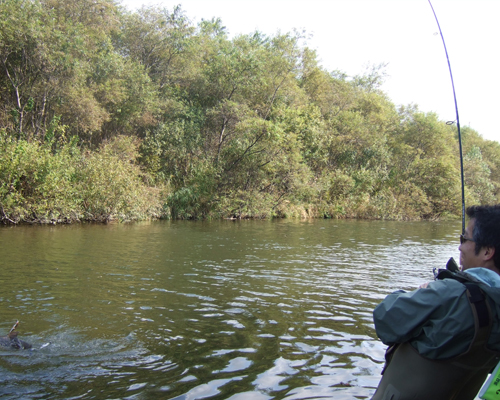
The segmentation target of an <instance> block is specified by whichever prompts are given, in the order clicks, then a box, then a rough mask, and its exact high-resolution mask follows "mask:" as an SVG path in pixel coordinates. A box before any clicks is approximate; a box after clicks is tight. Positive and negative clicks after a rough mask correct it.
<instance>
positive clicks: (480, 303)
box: [372, 205, 500, 400]
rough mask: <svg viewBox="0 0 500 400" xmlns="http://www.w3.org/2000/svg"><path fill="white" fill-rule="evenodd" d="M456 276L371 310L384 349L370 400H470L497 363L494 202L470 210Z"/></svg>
mask: <svg viewBox="0 0 500 400" xmlns="http://www.w3.org/2000/svg"><path fill="white" fill-rule="evenodd" d="M467 216H468V217H469V222H468V225H467V228H466V229H465V232H464V234H463V235H460V246H459V250H460V264H461V265H462V271H459V272H456V273H455V272H450V271H448V270H440V273H439V274H438V275H437V279H436V280H435V281H434V282H430V283H426V284H423V285H421V286H420V288H419V289H417V290H414V291H412V292H408V293H407V292H404V291H401V290H400V291H397V292H394V293H392V294H390V295H389V296H387V297H386V298H385V299H384V300H383V301H382V303H380V304H379V305H378V306H377V307H376V308H375V310H374V312H373V320H374V323H375V329H376V332H377V335H378V337H379V338H380V339H381V340H382V342H383V343H385V344H387V345H388V346H390V347H389V348H388V350H387V353H386V365H385V368H384V371H383V372H382V373H383V376H382V380H381V381H380V384H379V387H378V389H377V391H376V392H375V394H374V396H373V398H372V400H405V399H413V400H419V399H421V400H433V399H436V400H451V399H454V400H469V399H470V400H472V399H474V398H475V396H476V395H477V393H478V391H479V389H480V388H481V385H482V384H483V382H484V381H485V379H486V377H487V374H488V372H490V371H491V370H492V369H493V368H494V367H495V366H496V364H497V363H498V361H499V360H500V275H499V273H500V205H496V206H472V207H469V208H468V209H467Z"/></svg>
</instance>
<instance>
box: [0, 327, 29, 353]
mask: <svg viewBox="0 0 500 400" xmlns="http://www.w3.org/2000/svg"><path fill="white" fill-rule="evenodd" d="M18 325H19V321H17V322H16V323H15V324H14V326H13V327H12V329H11V330H10V332H9V334H8V335H7V336H0V346H2V347H11V348H13V349H31V344H29V343H27V342H25V341H24V340H21V339H19V338H18V337H17V333H18V332H16V328H17V326H18Z"/></svg>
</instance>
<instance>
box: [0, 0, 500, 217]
mask: <svg viewBox="0 0 500 400" xmlns="http://www.w3.org/2000/svg"><path fill="white" fill-rule="evenodd" d="M302 39H303V37H302V36H301V34H300V33H297V32H295V33H287V34H282V33H278V34H276V35H274V36H266V35H263V34H261V33H259V32H254V33H250V34H247V35H241V36H237V37H234V38H231V37H229V35H228V33H227V32H226V30H225V28H224V26H223V25H222V22H221V21H220V20H210V21H206V20H205V21H202V22H201V23H199V24H198V25H194V24H193V23H192V22H191V21H190V20H189V19H188V18H187V16H186V15H185V14H184V13H183V11H182V10H181V8H180V7H177V8H175V9H174V10H170V11H169V10H167V9H164V8H161V7H159V6H150V7H143V8H142V9H140V10H138V11H137V12H128V11H126V10H125V9H123V8H121V7H120V6H119V5H118V4H117V3H116V2H114V1H113V0H100V1H99V2H97V1H95V0H0V220H1V221H3V222H11V223H17V222H20V221H31V222H54V223H55V222H61V221H74V220H98V221H109V220H115V219H119V220H131V219H144V218H158V217H171V218H220V217H223V218H245V217H258V218H266V217H285V216H303V217H334V218H340V217H357V218H391V219H419V218H442V217H447V216H457V215H460V208H461V200H460V160H459V151H458V140H457V137H456V136H457V134H456V128H455V127H453V126H449V125H447V124H445V123H444V122H443V121H439V120H438V118H437V116H436V115H435V114H433V113H423V112H420V111H419V110H418V108H417V107H416V106H407V107H401V108H399V109H398V108H396V106H395V105H394V104H393V103H392V102H391V101H390V99H388V98H387V96H386V95H385V94H384V93H383V92H382V91H381V90H380V85H381V84H382V82H383V78H384V71H383V67H384V66H373V67H372V68H371V69H369V70H367V71H366V73H365V74H364V75H362V76H354V77H349V76H347V75H345V74H343V73H341V72H338V71H326V70H325V69H324V68H322V67H321V66H320V65H319V63H318V61H317V58H316V54H315V53H314V52H313V51H311V50H310V49H308V48H307V47H306V46H305V44H304V42H303V40H302ZM409 79H410V78H409ZM462 136H463V146H464V168H465V178H466V203H467V204H472V203H494V202H498V201H499V198H500V144H499V143H496V142H492V141H487V140H484V139H483V138H482V137H481V136H480V135H479V134H478V133H477V132H475V131H474V130H472V129H470V128H463V129H462Z"/></svg>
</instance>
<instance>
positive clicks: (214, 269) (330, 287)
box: [0, 220, 461, 400]
mask: <svg viewBox="0 0 500 400" xmlns="http://www.w3.org/2000/svg"><path fill="white" fill-rule="evenodd" d="M460 229H461V226H460V221H457V222H454V223H435V222H415V223H408V222H406V223H403V222H383V221H331V220H313V221H239V222H231V221H217V222H184V221H182V222H170V221H169V222H153V223H141V224H133V225H81V226H54V227H40V226H21V227H1V228H0V250H1V254H0V270H1V274H0V280H1V292H0V310H1V311H0V335H5V334H7V333H8V331H9V329H10V328H11V326H12V325H13V324H14V322H15V321H16V320H20V325H19V328H18V331H19V336H20V337H21V338H22V339H24V340H26V341H28V342H31V343H32V344H33V347H34V349H33V350H31V351H29V350H21V351H19V350H9V349H1V348H0V377H1V378H0V397H1V398H2V399H4V398H5V399H30V398H33V399H179V400H180V399H182V400H192V399H231V400H250V399H251V400H253V399H256V400H266V399H320V398H321V399H336V400H342V399H355V398H356V399H365V398H370V396H371V395H372V394H373V392H374V390H375V387H376V386H377V384H378V381H379V379H380V371H381V368H382V366H383V355H384V351H385V347H384V346H383V345H382V344H381V343H380V342H379V341H378V340H377V338H376V335H375V331H374V329H373V324H372V314H371V313H372V310H373V308H374V306H375V305H376V304H377V303H378V302H379V301H380V300H381V299H382V298H383V297H384V296H385V295H386V294H388V293H389V292H391V291H393V290H396V289H400V288H402V289H410V290H411V289H413V288H415V287H417V286H418V285H419V284H420V283H422V282H425V281H428V280H431V279H432V267H434V266H437V267H443V266H444V264H445V263H446V261H447V260H448V258H449V257H451V256H453V257H455V258H456V259H458V250H457V247H458V240H457V238H458V235H459V234H460Z"/></svg>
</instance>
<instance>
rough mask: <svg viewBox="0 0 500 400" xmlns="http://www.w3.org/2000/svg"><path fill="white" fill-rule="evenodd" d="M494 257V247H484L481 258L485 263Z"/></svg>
mask: <svg viewBox="0 0 500 400" xmlns="http://www.w3.org/2000/svg"><path fill="white" fill-rule="evenodd" d="M494 255H495V248H494V247H485V248H484V253H483V257H484V260H485V261H489V260H491V259H493V256H494Z"/></svg>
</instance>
